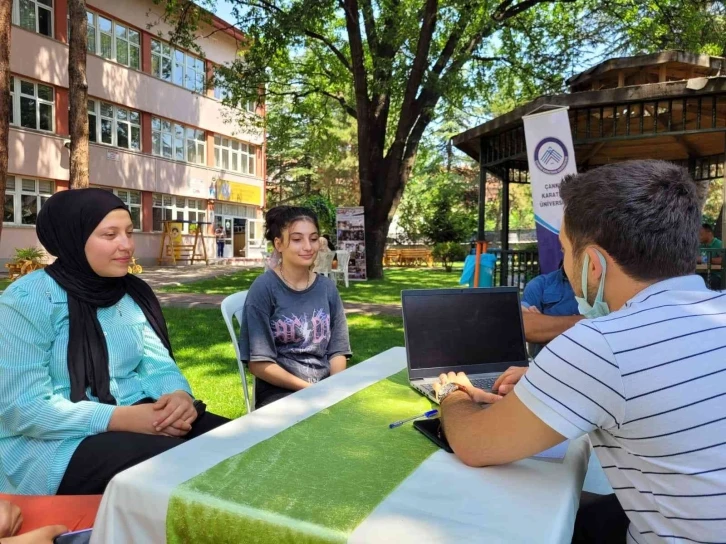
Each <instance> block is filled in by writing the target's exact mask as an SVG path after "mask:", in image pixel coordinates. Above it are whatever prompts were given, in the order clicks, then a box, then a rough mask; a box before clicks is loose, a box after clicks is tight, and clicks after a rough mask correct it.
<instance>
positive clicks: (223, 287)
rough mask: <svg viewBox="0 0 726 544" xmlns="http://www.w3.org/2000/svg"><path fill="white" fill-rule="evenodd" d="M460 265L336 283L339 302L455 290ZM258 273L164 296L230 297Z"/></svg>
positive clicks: (391, 300) (385, 300)
mask: <svg viewBox="0 0 726 544" xmlns="http://www.w3.org/2000/svg"><path fill="white" fill-rule="evenodd" d="M461 267H462V265H461V264H458V266H455V267H454V271H453V272H450V273H449V272H445V271H444V270H443V269H440V268H387V269H386V270H385V272H384V274H385V278H384V279H383V280H368V281H352V282H350V287H348V288H346V287H345V286H344V285H343V284H342V283H341V282H339V283H338V289H339V290H340V296H341V297H342V298H343V301H348V302H367V303H375V304H400V303H401V290H403V289H434V288H440V287H456V286H458V285H459V276H461ZM261 273H262V269H261V268H253V269H249V270H242V271H240V272H235V273H232V274H227V275H224V276H218V277H216V278H212V279H207V280H202V281H198V282H194V283H186V284H182V285H174V286H170V287H166V288H164V289H163V291H165V292H167V293H198V294H207V295H231V294H233V293H236V292H237V291H244V290H245V289H249V287H250V285H251V284H252V282H253V281H254V280H255V278H256V277H257V276H259V275H260V274H261Z"/></svg>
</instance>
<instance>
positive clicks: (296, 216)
mask: <svg viewBox="0 0 726 544" xmlns="http://www.w3.org/2000/svg"><path fill="white" fill-rule="evenodd" d="M265 222H266V224H265V237H266V238H267V239H268V240H269V241H270V242H272V243H273V244H274V246H275V257H276V259H275V260H276V261H278V262H276V263H275V264H274V266H273V267H272V268H270V269H269V270H268V271H267V272H265V273H264V274H262V275H261V276H259V277H258V278H257V279H256V280H255V281H254V282H253V283H252V286H251V287H250V290H249V293H248V294H247V299H246V302H245V307H244V312H243V319H242V334H241V335H240V342H239V343H240V351H241V354H242V359H243V360H245V361H247V362H248V364H249V368H250V372H251V373H252V374H253V375H254V376H255V380H256V382H255V387H256V391H255V397H256V402H255V407H256V408H260V407H262V406H265V405H266V404H269V403H271V402H274V401H275V400H277V399H280V398H282V397H285V396H287V395H289V394H291V393H293V392H295V391H298V390H300V389H304V388H305V387H309V386H310V385H311V384H314V383H316V382H318V381H320V380H323V379H325V378H327V377H328V376H330V375H331V374H336V373H338V372H340V371H342V370H345V367H346V362H347V358H348V357H350V355H351V351H350V340H349V338H348V325H347V323H346V320H345V312H344V309H343V303H342V302H341V300H340V295H339V294H338V290H337V289H336V287H335V284H334V283H333V282H332V281H331V280H329V279H328V278H326V277H324V276H319V275H317V274H315V273H314V272H312V265H313V263H314V261H315V256H316V255H317V252H318V248H319V242H318V240H319V238H320V234H319V227H318V219H317V216H316V215H315V213H314V212H313V211H312V210H309V209H307V208H301V207H294V206H278V207H276V208H272V209H271V210H270V211H268V212H267V215H266V216H265Z"/></svg>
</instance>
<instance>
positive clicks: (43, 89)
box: [10, 77, 55, 132]
mask: <svg viewBox="0 0 726 544" xmlns="http://www.w3.org/2000/svg"><path fill="white" fill-rule="evenodd" d="M10 97H11V100H12V102H11V106H10V107H11V112H10V123H11V124H13V125H20V126H21V127H25V128H34V129H39V130H47V131H51V132H52V131H53V130H54V127H53V125H54V121H55V90H54V89H53V87H49V86H48V85H43V84H41V83H33V82H32V81H25V80H23V79H19V78H17V77H11V78H10Z"/></svg>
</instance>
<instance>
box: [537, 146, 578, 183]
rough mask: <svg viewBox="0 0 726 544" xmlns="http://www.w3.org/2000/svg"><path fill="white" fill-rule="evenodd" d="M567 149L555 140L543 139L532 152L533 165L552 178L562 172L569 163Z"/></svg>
mask: <svg viewBox="0 0 726 544" xmlns="http://www.w3.org/2000/svg"><path fill="white" fill-rule="evenodd" d="M569 159H570V155H569V153H568V151H567V147H565V144H563V143H562V142H561V141H559V140H558V139H557V138H545V139H543V140H542V141H540V143H538V144H537V148H536V149H535V150H534V163H535V164H536V165H537V168H539V169H540V170H541V171H542V172H544V173H545V174H550V175H552V176H554V175H555V174H559V173H560V172H562V171H563V170H564V169H565V167H566V166H567V163H568V162H569Z"/></svg>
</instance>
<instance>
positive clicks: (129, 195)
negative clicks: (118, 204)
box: [113, 189, 141, 230]
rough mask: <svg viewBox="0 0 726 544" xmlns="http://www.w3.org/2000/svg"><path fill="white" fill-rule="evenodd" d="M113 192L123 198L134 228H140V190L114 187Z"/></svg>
mask: <svg viewBox="0 0 726 544" xmlns="http://www.w3.org/2000/svg"><path fill="white" fill-rule="evenodd" d="M113 194H115V195H116V196H117V197H119V198H120V199H121V200H123V202H124V204H126V206H127V207H128V209H129V213H130V214H131V222H132V223H133V224H134V230H141V192H140V191H129V190H127V189H114V190H113Z"/></svg>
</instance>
